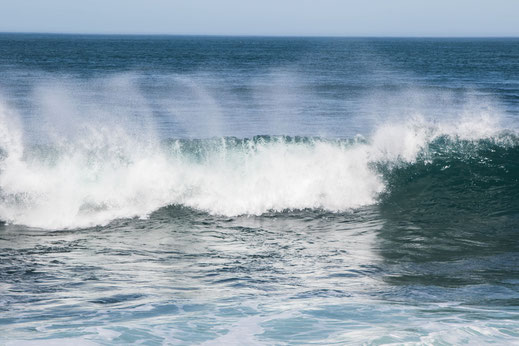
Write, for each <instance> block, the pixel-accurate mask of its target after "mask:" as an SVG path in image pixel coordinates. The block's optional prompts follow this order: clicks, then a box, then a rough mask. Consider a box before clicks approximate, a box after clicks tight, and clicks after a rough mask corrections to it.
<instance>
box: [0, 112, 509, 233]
mask: <svg viewBox="0 0 519 346" xmlns="http://www.w3.org/2000/svg"><path fill="white" fill-rule="evenodd" d="M14 118H15V117H14V116H13V114H11V113H10V110H9V109H8V108H6V107H3V108H2V109H0V219H2V220H4V221H5V222H9V223H15V224H24V225H28V226H33V227H42V228H53V229H55V228H76V227H88V226H94V225H103V224H107V223H109V222H110V221H112V220H114V219H117V218H128V217H146V216H148V215H149V214H150V213H151V212H153V211H155V210H157V209H159V208H161V207H164V206H167V205H175V204H176V205H183V206H186V207H190V208H194V209H197V210H202V211H205V212H208V213H211V214H218V215H226V216H236V215H246V214H248V215H261V214H263V213H265V212H282V211H287V210H288V211H289V210H299V209H308V208H310V209H324V210H328V211H333V212H343V211H348V210H351V209H353V208H358V207H362V206H366V205H370V204H374V203H377V202H379V201H380V200H381V198H385V197H384V196H387V195H394V196H397V195H398V193H399V191H404V190H403V189H402V188H401V186H402V184H406V182H405V179H407V178H405V177H406V176H407V177H409V176H412V175H417V174H434V175H438V174H439V173H438V172H442V170H444V166H445V167H447V166H448V167H452V168H453V169H457V168H455V166H456V165H457V162H465V161H466V162H467V165H468V166H467V167H469V168H467V169H470V167H471V165H472V164H473V162H472V161H470V160H475V161H476V162H484V161H485V160H487V161H488V160H489V156H488V155H487V154H488V153H489V152H490V153H493V154H492V155H494V156H495V155H497V157H499V156H500V155H501V153H502V152H505V153H511V155H515V156H513V157H512V158H509V157H508V156H506V160H508V159H510V160H516V159H517V157H518V154H517V150H518V149H517V148H518V139H517V136H516V135H515V134H514V133H511V132H504V131H503V130H502V129H501V128H500V127H499V126H497V124H496V123H495V122H494V121H493V120H492V118H490V117H478V118H477V119H471V120H463V121H459V122H457V124H452V123H451V124H447V123H445V124H431V123H428V122H426V121H425V120H423V119H419V118H418V119H414V120H413V121H409V122H407V123H404V124H385V125H383V126H380V127H378V128H377V129H376V130H375V131H374V133H373V134H372V136H370V137H369V138H364V137H361V136H358V137H356V138H354V139H342V140H339V139H325V138H309V137H301V138H299V137H283V136H258V137H254V138H251V139H237V138H213V139H207V140H168V141H162V142H159V141H142V140H138V139H136V138H135V137H133V136H131V135H130V134H129V133H128V132H127V131H124V129H122V128H120V127H117V126H113V125H111V126H102V125H100V124H96V126H93V125H92V126H86V127H85V128H84V131H83V132H82V135H81V136H77V137H75V138H74V139H63V140H62V141H55V142H53V143H52V144H45V145H24V142H23V131H22V130H21V127H20V125H19V124H17V123H16V122H13V121H12V119H14ZM485 146H486V147H485ZM410 167H411V168H410ZM485 167H488V169H493V170H500V169H502V167H501V166H499V165H498V166H496V167H491V166H485ZM514 167H515V168H513V169H515V171H513V172H512V171H510V170H508V171H506V169H507V168H505V169H504V170H503V171H502V172H501V174H502V175H501V176H502V177H503V178H504V179H505V180H506V179H512V180H513V179H515V180H513V181H512V183H514V184H516V183H517V167H516V166H514ZM445 169H447V168H445ZM397 173H398V174H397ZM437 182H438V183H441V181H439V180H438V181H437Z"/></svg>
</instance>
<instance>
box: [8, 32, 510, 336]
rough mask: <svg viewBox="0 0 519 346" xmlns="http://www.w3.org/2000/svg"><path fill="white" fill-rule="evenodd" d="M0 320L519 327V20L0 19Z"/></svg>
mask: <svg viewBox="0 0 519 346" xmlns="http://www.w3.org/2000/svg"><path fill="white" fill-rule="evenodd" d="M0 77H1V79H0V88H1V95H2V98H1V102H0V219H1V220H2V224H1V225H0V248H1V251H0V325H1V329H2V333H1V334H0V343H3V344H13V345H18V344H33V343H35V344H45V343H50V344H63V345H69V344H87V345H88V344H105V345H112V344H128V343H143V344H223V345H229V344H231V345H232V344H240V345H242V344H327V345H328V344H363V343H364V344H376V345H378V344H391V343H395V344H441V345H443V344H463V343H465V344H486V343H497V344H515V343H517V342H519V314H518V312H519V311H518V302H519V289H518V284H519V267H518V266H517V264H518V263H519V233H518V232H519V229H518V225H519V199H518V197H519V137H518V133H517V119H519V41H517V40H514V39H506V40H505V39H492V40H490V39H489V40H483V39H471V40H461V39H457V40H447V39H443V40H434V39H424V40H419V39H325V38H319V39H318V38H313V39H303V38H276V39H270V38H204V37H125V36H121V37H117V36H114V37H110V36H45V35H7V34H4V35H1V36H0Z"/></svg>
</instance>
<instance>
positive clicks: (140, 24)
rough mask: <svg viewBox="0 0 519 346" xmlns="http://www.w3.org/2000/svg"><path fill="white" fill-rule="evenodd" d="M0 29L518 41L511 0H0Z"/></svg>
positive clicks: (517, 2) (515, 1) (517, 16)
mask: <svg viewBox="0 0 519 346" xmlns="http://www.w3.org/2000/svg"><path fill="white" fill-rule="evenodd" d="M0 31H4V32H70V33H157V34H206V35H207V34H209V35H340V36H365V35H368V36H519V0H428V1H425V0H371V1H370V0H364V1H361V0H256V1H250V0H169V1H168V0H82V1H80V0H0Z"/></svg>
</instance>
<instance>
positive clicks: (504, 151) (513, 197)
mask: <svg viewBox="0 0 519 346" xmlns="http://www.w3.org/2000/svg"><path fill="white" fill-rule="evenodd" d="M382 170H383V171H384V170H385V174H384V176H385V179H386V180H387V187H388V189H387V191H386V193H385V194H384V196H383V198H382V203H383V204H384V205H386V206H393V207H395V208H404V209H421V210H428V212H429V213H431V214H433V215H434V214H435V210H436V209H439V208H441V209H443V210H445V212H446V213H447V214H448V215H449V214H456V215H460V214H464V213H472V214H478V215H482V216H483V215H484V216H500V215H507V214H513V213H517V212H518V211H519V203H517V200H518V198H519V140H518V138H517V137H516V136H515V135H511V134H503V135H501V136H499V137H497V138H492V139H482V140H478V141H466V140H465V141H464V140H452V139H450V138H448V137H441V138H438V139H437V140H435V141H433V142H432V143H430V144H429V145H428V148H427V150H426V151H424V152H422V153H421V154H420V155H419V158H418V159H417V161H416V162H414V163H411V164H402V165H400V166H397V167H393V168H391V169H390V170H389V169H388V167H382Z"/></svg>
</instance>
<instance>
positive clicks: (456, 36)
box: [0, 31, 519, 39]
mask: <svg viewBox="0 0 519 346" xmlns="http://www.w3.org/2000/svg"><path fill="white" fill-rule="evenodd" d="M0 35H63V36H72V35H82V36H169V37H251V38H253V37H257V38H262V37H264V38H269V37H271V38H418V39H419V38H437V39H442V38H445V39H448V38H496V39H497V38H511V39H513V38H519V35H452V36H446V35H367V34H358V35H342V34H326V35H325V34H301V35H296V34H194V33H121V32H106V33H103V32H53V31H49V32H45V31H0Z"/></svg>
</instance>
